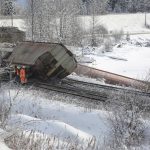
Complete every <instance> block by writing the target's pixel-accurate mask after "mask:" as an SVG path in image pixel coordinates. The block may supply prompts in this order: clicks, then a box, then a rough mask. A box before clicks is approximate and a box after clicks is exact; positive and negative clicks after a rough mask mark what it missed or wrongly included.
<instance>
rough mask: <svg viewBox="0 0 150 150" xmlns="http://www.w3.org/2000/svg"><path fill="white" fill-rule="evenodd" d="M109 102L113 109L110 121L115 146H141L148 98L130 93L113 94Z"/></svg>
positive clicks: (119, 147) (120, 147)
mask: <svg viewBox="0 0 150 150" xmlns="http://www.w3.org/2000/svg"><path fill="white" fill-rule="evenodd" d="M107 104H108V106H110V108H111V109H112V114H111V115H110V122H111V124H112V132H113V141H112V143H113V146H114V148H117V149H123V148H124V147H126V148H130V147H131V146H139V145H140V144H141V143H142V141H143V139H144V124H143V122H142V114H143V113H144V112H145V111H146V110H147V107H148V105H147V104H148V98H146V97H142V96H139V95H136V94H128V93H120V94H119V95H114V94H113V96H112V97H111V100H110V101H109V103H107Z"/></svg>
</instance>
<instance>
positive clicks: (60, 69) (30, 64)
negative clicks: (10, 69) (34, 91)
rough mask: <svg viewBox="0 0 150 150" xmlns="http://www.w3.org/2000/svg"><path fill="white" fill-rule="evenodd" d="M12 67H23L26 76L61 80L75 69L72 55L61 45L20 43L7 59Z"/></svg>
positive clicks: (75, 65) (75, 64)
mask: <svg viewBox="0 0 150 150" xmlns="http://www.w3.org/2000/svg"><path fill="white" fill-rule="evenodd" d="M8 62H9V63H11V64H12V65H14V66H25V67H26V68H27V76H33V77H36V78H40V79H44V80H47V79H51V78H58V79H62V78H64V77H66V76H67V75H69V74H71V73H72V72H73V71H74V69H75V68H76V67H77V62H76V59H75V58H74V56H73V54H72V53H71V52H70V51H69V50H68V49H67V48H66V47H65V46H64V45H62V44H58V43H43V42H22V43H20V44H19V45H18V46H17V47H15V48H14V50H13V52H12V54H11V55H10V57H9V58H8Z"/></svg>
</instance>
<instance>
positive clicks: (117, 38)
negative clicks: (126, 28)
mask: <svg viewBox="0 0 150 150" xmlns="http://www.w3.org/2000/svg"><path fill="white" fill-rule="evenodd" d="M123 34H124V32H123V30H120V31H114V32H113V33H112V37H113V38H114V40H115V42H116V43H117V42H119V41H120V40H121V39H122V37H123Z"/></svg>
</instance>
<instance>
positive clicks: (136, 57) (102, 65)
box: [82, 35, 150, 80]
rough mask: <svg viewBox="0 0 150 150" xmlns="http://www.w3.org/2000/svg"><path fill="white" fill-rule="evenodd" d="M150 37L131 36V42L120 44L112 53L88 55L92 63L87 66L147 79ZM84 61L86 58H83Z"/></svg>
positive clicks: (149, 61)
mask: <svg viewBox="0 0 150 150" xmlns="http://www.w3.org/2000/svg"><path fill="white" fill-rule="evenodd" d="M149 44H150V37H149V36H148V35H143V36H140V37H138V36H136V37H135V36H131V41H129V42H128V41H125V40H124V41H121V42H120V44H118V45H119V46H118V45H116V46H115V47H113V49H112V52H106V53H101V50H97V49H96V51H95V53H93V54H86V55H85V56H84V57H86V59H87V57H88V58H89V59H90V60H91V59H92V60H95V61H93V62H92V63H84V64H85V65H88V66H91V67H94V68H97V69H101V70H105V71H109V72H113V73H116V74H120V75H124V76H128V77H132V78H136V79H142V80H143V79H145V78H146V76H147V75H148V73H149V71H150V45H149ZM82 59H84V58H82Z"/></svg>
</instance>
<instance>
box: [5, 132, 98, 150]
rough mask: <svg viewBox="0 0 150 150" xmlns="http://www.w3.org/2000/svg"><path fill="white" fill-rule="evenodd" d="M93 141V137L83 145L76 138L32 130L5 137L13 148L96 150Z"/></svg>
mask: <svg viewBox="0 0 150 150" xmlns="http://www.w3.org/2000/svg"><path fill="white" fill-rule="evenodd" d="M95 142H96V140H95V139H94V138H93V139H91V140H89V141H87V144H86V145H84V144H82V143H80V142H79V141H78V140H77V139H71V138H69V137H68V138H65V139H63V140H62V139H60V138H59V137H57V136H47V135H44V134H42V133H35V132H34V131H31V132H22V133H20V134H14V135H12V136H10V137H8V138H7V139H5V143H6V144H7V145H8V146H9V148H11V149H15V150H20V149H21V150H56V149H57V150H58V149H59V150H71V149H72V150H84V149H88V150H96V144H95Z"/></svg>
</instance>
